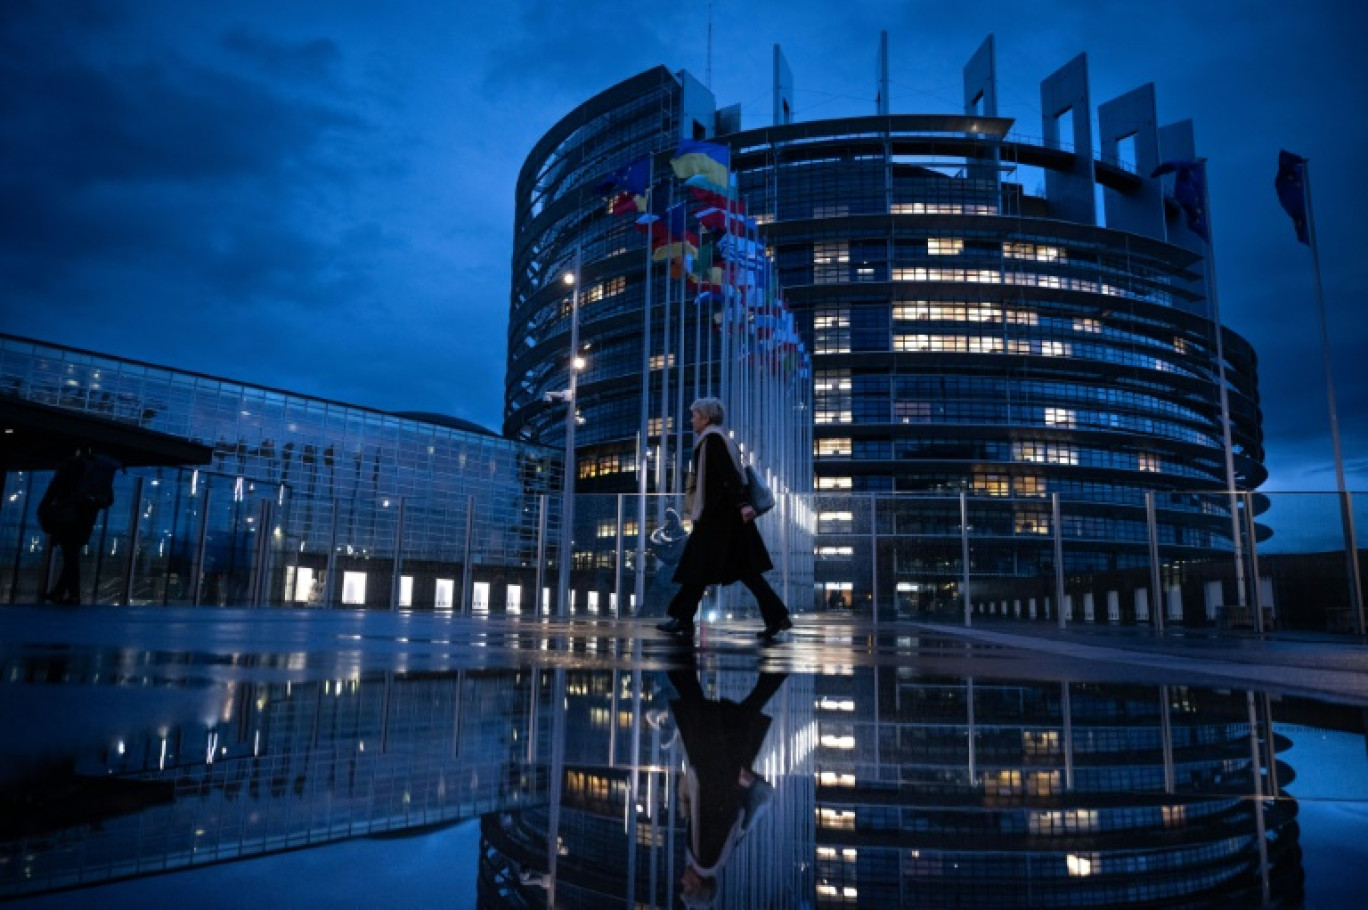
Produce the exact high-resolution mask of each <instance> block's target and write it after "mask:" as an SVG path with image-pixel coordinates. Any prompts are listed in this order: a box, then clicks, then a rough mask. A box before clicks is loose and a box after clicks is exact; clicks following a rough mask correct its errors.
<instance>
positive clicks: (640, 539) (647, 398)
mask: <svg viewBox="0 0 1368 910" xmlns="http://www.w3.org/2000/svg"><path fill="white" fill-rule="evenodd" d="M646 161H647V166H646V167H647V178H646V211H647V213H650V211H651V202H650V200H651V196H652V195H654V193H655V189H654V188H655V155H653V154H648V155H647V156H646ZM644 246H645V248H646V288H645V293H644V302H643V304H642V307H641V414H640V427H639V429H638V430H637V434H638V437H639V440H640V441H639V443H638V446H637V552H636V584H635V587H634V589H633V593H634V595H635V596H634V600H635V604H634V606H635V610H634V612H637V611H640V610H641V608H642V606H643V601H644V600H645V597H646V490H647V483H648V479H647V476H646V475H647V472H648V468H649V466H650V463H651V457H650V452H651V253H652V250H651V237H650V234H647V235H646V243H645V244H644ZM621 609H622V607H621V605H619V607H618V610H619V612H620V611H621Z"/></svg>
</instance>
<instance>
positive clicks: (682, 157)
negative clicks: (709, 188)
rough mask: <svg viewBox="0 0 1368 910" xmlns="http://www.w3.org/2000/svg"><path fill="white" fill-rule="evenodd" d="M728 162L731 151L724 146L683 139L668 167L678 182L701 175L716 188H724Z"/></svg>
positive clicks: (726, 181) (726, 182) (726, 180)
mask: <svg viewBox="0 0 1368 910" xmlns="http://www.w3.org/2000/svg"><path fill="white" fill-rule="evenodd" d="M730 162H731V149H729V148H727V147H726V146H725V145H717V144H715V143H712V142H700V141H699V140H697V139H685V140H683V141H681V142H680V143H679V148H678V149H677V150H676V152H675V156H674V157H673V158H671V159H670V167H671V168H673V169H674V173H675V176H676V177H678V178H679V179H680V180H684V179H686V178H688V177H692V176H694V175H695V174H701V175H703V176H704V177H706V178H708V180H709V181H711V182H712V183H715V184H717V185H718V186H726V185H727V184H728V182H729V180H728V173H727V168H728V166H729V164H730Z"/></svg>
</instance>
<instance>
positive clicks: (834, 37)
mask: <svg viewBox="0 0 1368 910" xmlns="http://www.w3.org/2000/svg"><path fill="white" fill-rule="evenodd" d="M711 6H712V10H713V24H712V30H711V31H712V36H713V40H712V53H711V80H712V85H713V88H714V90H715V92H716V94H717V97H718V101H719V104H722V105H726V104H731V103H737V102H739V103H740V104H741V105H742V111H743V125H744V126H747V127H753V126H761V125H764V124H766V123H767V122H768V121H769V114H770V109H771V95H770V67H771V48H772V46H773V45H774V44H776V43H778V44H780V45H781V46H782V47H783V49H784V52H785V55H786V56H787V58H788V60H789V62H790V65H791V67H792V69H793V73H794V79H795V83H796V108H797V111H796V113H797V116H798V118H799V119H817V118H823V117H830V116H842V115H848V114H858V113H872V112H873V111H874V92H875V84H874V79H875V76H874V72H875V70H874V57H875V51H876V48H877V45H878V40H879V32H880V31H881V30H885V29H886V30H887V31H888V32H889V44H890V52H891V57H892V83H893V84H892V92H891V95H892V104H893V110H894V111H895V112H898V113H946V112H958V111H959V109H960V105H961V88H960V78H961V75H960V74H961V69H962V67H963V65H964V63H965V61H967V60H968V58H969V57H970V55H971V54H973V52H974V51H975V49H977V48H978V46H979V45H980V43H981V42H982V41H983V40H984V38H985V37H986V36H987V35H988V34H989V33H993V34H994V35H995V36H996V41H997V50H998V71H999V79H1000V88H999V90H1000V94H1001V96H1002V99H1003V100H1002V110H1001V113H1002V114H1004V115H1006V116H1011V117H1015V118H1017V128H1018V130H1020V131H1021V132H1022V133H1025V134H1028V135H1039V134H1040V132H1041V130H1040V109H1039V88H1038V86H1039V82H1040V80H1041V79H1042V78H1044V77H1045V76H1047V75H1048V74H1050V73H1051V72H1053V71H1054V70H1055V69H1057V68H1058V67H1059V66H1061V65H1063V64H1064V63H1066V62H1067V61H1068V60H1070V59H1071V58H1072V57H1073V56H1075V55H1076V54H1078V53H1079V52H1084V51H1085V52H1087V54H1088V60H1089V69H1090V73H1091V78H1092V96H1093V101H1094V104H1099V103H1102V102H1105V101H1107V100H1109V99H1111V98H1114V97H1116V96H1118V95H1120V94H1122V93H1124V92H1126V91H1129V90H1130V89H1132V88H1135V87H1137V86H1139V85H1141V84H1143V83H1145V82H1150V81H1153V82H1154V83H1155V85H1156V89H1157V94H1158V103H1159V116H1160V121H1161V123H1170V122H1174V121H1177V120H1183V119H1188V118H1191V119H1192V120H1193V121H1194V123H1195V129H1196V135H1197V142H1198V147H1199V153H1200V154H1202V155H1204V156H1206V157H1207V158H1208V159H1209V162H1210V163H1209V173H1210V180H1211V195H1212V219H1213V232H1214V239H1215V245H1216V262H1217V275H1218V279H1219V288H1220V304H1221V309H1222V314H1223V316H1224V318H1225V321H1226V323H1227V324H1228V325H1230V326H1231V327H1233V328H1234V329H1236V330H1237V331H1239V332H1241V333H1242V334H1244V335H1245V336H1246V337H1248V338H1249V339H1250V340H1251V341H1252V342H1253V343H1254V344H1255V346H1256V348H1257V350H1258V352H1259V356H1260V378H1261V386H1262V393H1263V402H1264V410H1265V431H1266V434H1267V444H1268V464H1269V467H1270V469H1271V471H1272V474H1273V476H1272V480H1271V481H1270V483H1269V484H1268V485H1267V486H1266V487H1265V489H1268V490H1330V489H1333V488H1334V473H1333V460H1332V457H1331V447H1330V441H1329V439H1330V437H1329V420H1328V416H1327V409H1326V404H1325V400H1326V399H1325V374H1324V372H1323V366H1322V360H1321V356H1322V348H1321V343H1320V331H1319V325H1318V322H1317V319H1316V308H1315V291H1314V279H1313V271H1312V267H1311V259H1310V255H1309V252H1308V250H1307V248H1306V247H1304V246H1301V245H1299V244H1298V243H1296V241H1295V238H1294V235H1293V231H1292V227H1291V224H1290V222H1289V221H1288V220H1287V218H1286V216H1285V215H1284V214H1283V212H1282V211H1281V209H1280V208H1279V207H1278V203H1277V199H1276V197H1275V195H1274V192H1273V186H1272V182H1273V174H1274V170H1275V166H1276V160H1277V155H1278V150H1279V148H1282V147H1286V148H1288V149H1290V150H1292V151H1295V152H1297V153H1299V154H1302V155H1305V156H1307V157H1309V158H1310V159H1311V162H1312V165H1311V174H1312V184H1313V188H1314V192H1315V198H1314V202H1315V209H1316V221H1317V227H1318V231H1319V235H1320V241H1321V242H1320V252H1321V262H1322V272H1323V276H1324V280H1325V295H1326V300H1327V303H1328V312H1329V325H1330V335H1331V338H1332V345H1331V347H1332V352H1331V354H1332V359H1333V363H1334V370H1335V372H1334V378H1335V383H1336V390H1337V393H1338V399H1339V416H1340V426H1341V431H1342V433H1343V439H1344V451H1345V456H1346V462H1347V464H1348V467H1349V472H1350V486H1351V488H1357V489H1360V490H1364V489H1368V455H1365V449H1368V382H1365V379H1368V368H1366V367H1365V364H1366V363H1368V358H1365V357H1364V355H1363V351H1364V349H1365V348H1366V347H1368V314H1365V312H1364V306H1365V304H1364V301H1365V297H1368V293H1366V292H1368V257H1365V256H1364V255H1363V254H1362V251H1361V250H1359V249H1358V248H1357V247H1356V246H1355V244H1356V243H1357V242H1358V241H1359V240H1361V239H1363V235H1364V231H1363V228H1362V225H1363V224H1364V215H1363V213H1364V212H1365V211H1368V191H1365V181H1364V179H1363V175H1362V173H1361V171H1362V168H1361V165H1360V161H1359V157H1360V155H1361V152H1362V150H1363V148H1364V147H1365V145H1366V144H1368V143H1366V142H1365V140H1366V139H1368V137H1366V136H1365V126H1364V118H1363V116H1362V113H1361V110H1360V108H1361V106H1362V105H1361V101H1362V99H1363V98H1364V97H1365V92H1364V89H1365V82H1366V81H1368V80H1365V76H1364V73H1365V70H1364V68H1363V61H1362V58H1361V56H1359V55H1360V53H1361V46H1362V44H1363V38H1364V37H1365V36H1368V27H1366V26H1368V12H1365V8H1364V7H1362V6H1361V5H1360V4H1359V3H1357V2H1353V0H1307V2H1303V3H1299V4H1295V5H1294V4H1288V3H1284V2H1278V3H1274V2H1267V0H1202V2H1192V0H1152V2H1147V3H1134V2H1122V0H1074V2H1065V0H1058V2H1036V3H1022V2H1020V0H1017V2H997V0H985V2H982V3H978V4H975V5H974V6H973V11H972V12H969V11H968V10H967V9H966V8H964V7H963V6H961V5H957V4H947V3H913V2H877V0H847V2H842V3H839V4H838V3H829V2H811V0H745V2H742V0H714V2H713V3H712V4H711ZM708 8H709V5H708V3H706V2H703V0H700V2H697V3H690V4H684V5H678V6H672V5H668V4H666V5H662V4H640V3H623V2H605V0H586V2H577V3H573V4H571V3H552V2H536V0H505V2H500V3H455V2H431V0H423V2H414V0H390V2H387V3H383V4H378V3H370V2H359V0H331V2H328V3H322V2H313V0H308V2H304V0H301V2H292V3H284V4H282V3H276V2H262V0H239V2H235V3H231V4H209V3H187V2H183V0H136V2H134V0H100V2H81V0H6V2H5V3H4V4H2V5H0V165H2V166H0V211H3V213H4V215H3V218H0V289H2V290H0V330H3V331H7V332H11V333H14V334H19V335H25V336H30V337H35V338H38V339H42V340H46V341H52V342H57V343H61V344H67V345H74V346H77V347H84V348H90V349H93V350H96V351H100V352H107V353H111V354H116V355H121V356H126V357H132V358H135V359H140V360H146V361H151V362H153V363H160V364H166V365H168V366H173V367H178V368H184V369H189V370H196V371H200V372H205V373H210V374H214V375H219V376H225V377H229V378H232V379H238V380H242V381H246V382H252V383H259V384H263V385H267V386H273V387H277V388H282V389H287V390H290V391H297V392H303V393H308V394H315V395H320V396H324V397H328V398H334V399H338V400H341V401H346V402H351V403H357V404H363V405H367V406H371V407H376V408H381V409H384V410H428V411H440V412H445V413H449V414H454V415H457V416H460V417H464V418H467V419H471V420H474V421H476V422H479V423H481V424H484V425H486V426H489V427H491V428H494V429H498V428H499V427H500V425H501V423H502V409H503V374H504V354H505V349H506V320H507V315H506V314H507V306H508V297H509V262H510V258H511V251H512V238H511V233H512V218H513V185H514V180H515V177H516V174H517V171H518V168H519V166H520V165H521V163H522V160H523V158H524V156H525V155H526V154H527V152H528V150H529V149H530V148H531V146H532V144H533V143H534V142H535V141H536V140H537V138H538V137H539V136H540V135H541V134H542V133H543V132H544V131H545V130H546V129H547V128H548V127H549V126H551V125H552V124H553V123H554V122H555V121H556V120H557V119H559V118H560V117H561V116H563V115H564V114H565V113H567V112H568V111H569V110H570V109H571V108H572V107H574V106H575V105H576V104H577V103H579V102H581V101H583V100H584V99H586V98H587V97H589V96H590V95H592V94H594V93H596V92H598V91H601V90H602V89H604V88H607V87H608V86H610V85H612V84H613V83H615V82H617V81H619V80H621V79H624V78H626V77H628V76H630V75H632V74H634V73H637V72H639V71H641V70H643V69H646V68H648V67H650V66H653V65H656V64H664V65H666V66H667V67H669V68H670V69H673V70H677V69H681V68H686V69H689V70H690V71H692V72H693V73H695V74H696V75H697V76H698V77H699V78H700V79H706V78H707V75H708V67H709V53H708V24H707V10H708ZM1026 183H1027V189H1028V191H1034V190H1035V189H1036V187H1035V186H1034V185H1032V181H1031V180H1030V179H1027V180H1026ZM1356 213H1358V214H1356Z"/></svg>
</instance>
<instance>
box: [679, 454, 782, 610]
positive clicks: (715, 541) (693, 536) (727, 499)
mask: <svg viewBox="0 0 1368 910" xmlns="http://www.w3.org/2000/svg"><path fill="white" fill-rule="evenodd" d="M703 445H704V446H705V447H706V448H705V453H706V454H704V456H703V457H704V458H705V459H706V460H707V463H708V466H707V469H706V470H705V471H704V476H703V490H702V495H703V497H704V499H703V511H702V513H701V514H700V515H699V517H698V519H697V520H696V521H694V526H693V531H692V532H690V534H689V540H688V542H687V543H686V544H685V545H684V554H683V555H682V556H680V558H679V565H678V566H676V567H675V571H674V578H673V581H674V582H675V583H676V584H696V585H703V586H707V585H729V584H731V583H733V582H737V581H740V580H741V579H742V578H744V577H746V576H747V575H750V574H752V573H756V574H759V573H761V572H768V571H769V570H770V569H772V568H774V563H773V562H772V561H771V560H770V555H769V550H767V549H765V541H764V540H763V539H762V538H761V537H760V531H759V530H758V529H757V528H756V527H755V522H754V521H745V520H744V519H743V518H742V517H741V507H742V506H744V505H746V504H747V500H746V483H745V480H744V479H743V478H742V476H741V474H740V473H739V472H738V471H737V470H736V465H735V464H734V463H733V462H732V459H731V453H730V452H729V451H728V450H727V444H726V442H724V441H723V440H722V437H721V436H719V435H717V434H716V433H709V434H708V435H707V436H705V437H704V438H703ZM695 460H697V456H696V455H695Z"/></svg>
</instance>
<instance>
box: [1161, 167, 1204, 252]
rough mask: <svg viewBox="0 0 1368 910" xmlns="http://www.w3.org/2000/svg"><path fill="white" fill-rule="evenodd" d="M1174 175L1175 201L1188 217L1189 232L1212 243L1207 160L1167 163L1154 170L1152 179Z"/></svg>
mask: <svg viewBox="0 0 1368 910" xmlns="http://www.w3.org/2000/svg"><path fill="white" fill-rule="evenodd" d="M1170 173H1171V174H1173V201H1174V202H1176V203H1178V207H1179V208H1180V209H1182V210H1183V214H1185V215H1186V216H1187V226H1188V230H1190V231H1192V233H1194V234H1196V235H1197V236H1198V237H1201V238H1202V239H1203V240H1204V241H1206V242H1207V243H1210V242H1211V228H1210V225H1209V224H1208V222H1207V210H1206V200H1207V190H1206V159H1205V158H1195V159H1192V160H1189V161H1165V162H1164V163H1163V164H1161V165H1159V166H1158V167H1157V168H1155V169H1154V173H1153V174H1150V176H1151V177H1160V176H1162V175H1164V174H1170Z"/></svg>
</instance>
